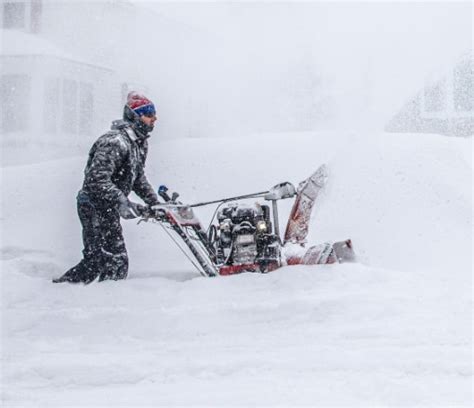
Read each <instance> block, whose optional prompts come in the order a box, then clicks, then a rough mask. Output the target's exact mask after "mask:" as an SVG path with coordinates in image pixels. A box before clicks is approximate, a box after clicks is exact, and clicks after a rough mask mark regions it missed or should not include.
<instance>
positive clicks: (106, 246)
mask: <svg viewBox="0 0 474 408" xmlns="http://www.w3.org/2000/svg"><path fill="white" fill-rule="evenodd" d="M100 215H101V222H100V223H101V225H102V226H103V228H102V231H101V232H102V245H101V248H102V265H101V266H102V267H101V273H100V277H99V281H103V280H107V279H113V280H118V279H125V278H126V277H127V274H128V254H127V249H126V247H125V241H124V238H123V232H122V226H121V225H120V215H119V213H118V211H117V210H116V209H115V208H109V209H107V211H105V212H104V213H101V214H100Z"/></svg>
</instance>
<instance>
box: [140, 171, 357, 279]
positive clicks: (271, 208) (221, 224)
mask: <svg viewBox="0 0 474 408" xmlns="http://www.w3.org/2000/svg"><path fill="white" fill-rule="evenodd" d="M327 178H328V172H327V168H326V166H325V165H322V166H321V167H319V168H318V170H316V171H315V172H314V173H313V174H312V175H311V176H310V177H309V178H307V179H306V180H304V181H303V182H301V183H300V184H299V186H298V189H297V190H296V189H295V187H294V186H293V185H292V184H291V183H289V182H284V183H280V184H277V185H275V186H274V187H273V188H271V189H270V190H268V191H262V192H258V193H253V194H246V195H242V196H237V197H230V198H224V199H220V200H214V201H207V202H202V203H197V204H188V205H186V204H182V203H181V202H179V201H177V199H178V197H179V194H178V193H173V194H172V195H171V197H170V195H169V194H168V188H167V187H166V186H160V188H159V190H158V194H159V195H160V197H161V198H162V199H163V200H164V203H163V204H158V205H155V206H153V207H152V208H149V209H148V210H146V211H144V212H143V214H142V217H141V220H140V222H141V221H152V222H156V223H158V224H159V225H161V226H162V227H163V228H164V230H165V231H166V232H167V233H168V235H169V236H170V237H171V239H173V241H174V242H175V243H176V244H177V245H178V247H179V248H180V249H181V250H182V251H183V253H184V254H185V255H186V256H187V258H188V259H189V260H190V261H191V262H192V264H193V265H194V266H195V268H196V269H197V270H198V271H199V272H200V273H201V274H202V275H203V276H206V277H211V276H218V275H222V276H225V275H233V274H236V273H241V272H262V273H265V272H270V271H273V270H275V269H277V268H279V267H281V266H284V265H298V264H304V265H316V264H330V263H336V262H350V261H354V260H355V254H354V250H353V248H352V242H351V240H350V239H347V240H345V241H339V242H335V243H324V244H320V245H315V246H311V247H309V248H308V249H306V247H305V246H306V237H307V235H308V227H309V220H310V217H311V211H312V209H313V206H314V203H315V200H316V198H317V197H318V194H319V192H320V191H321V189H322V188H323V186H324V185H325V183H326V180H327ZM289 198H295V201H294V204H293V207H292V210H291V213H290V216H289V220H288V223H287V226H286V230H285V234H284V236H283V238H282V237H281V236H280V231H279V220H278V201H279V200H284V199H289ZM248 199H260V200H261V202H256V203H253V204H251V205H249V204H247V203H244V202H242V201H243V200H248ZM211 204H218V206H217V208H216V210H215V212H214V215H213V217H212V220H211V222H210V226H209V228H208V229H207V230H205V229H204V228H203V226H202V224H201V223H200V221H199V220H198V218H197V217H196V215H195V213H194V208H197V207H201V206H206V205H211Z"/></svg>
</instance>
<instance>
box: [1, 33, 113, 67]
mask: <svg viewBox="0 0 474 408" xmlns="http://www.w3.org/2000/svg"><path fill="white" fill-rule="evenodd" d="M0 33H1V35H0V38H1V46H0V56H31V55H35V56H48V57H55V58H60V59H64V60H69V61H73V62H77V63H80V64H86V65H90V66H93V67H96V68H100V69H107V70H110V68H107V67H104V66H100V65H97V64H94V63H91V62H88V61H85V60H83V59H81V58H78V57H76V56H74V55H72V54H69V53H67V52H64V51H63V50H62V49H61V48H60V47H58V46H57V45H55V44H53V43H52V42H51V41H49V40H47V39H45V38H42V37H40V36H38V35H35V34H29V33H25V32H22V31H18V30H7V29H2V30H0Z"/></svg>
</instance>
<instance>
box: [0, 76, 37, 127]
mask: <svg viewBox="0 0 474 408" xmlns="http://www.w3.org/2000/svg"><path fill="white" fill-rule="evenodd" d="M30 92H31V78H30V77H29V76H27V75H15V74H13V75H2V76H1V79H0V100H1V101H2V109H1V116H0V119H1V129H2V131H3V132H5V133H7V132H15V131H24V130H27V129H28V122H29V117H30V109H29V102H30Z"/></svg>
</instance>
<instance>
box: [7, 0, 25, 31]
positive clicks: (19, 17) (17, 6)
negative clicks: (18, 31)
mask: <svg viewBox="0 0 474 408" xmlns="http://www.w3.org/2000/svg"><path fill="white" fill-rule="evenodd" d="M3 27H4V28H25V27H26V3H25V2H12V1H9V2H6V3H3Z"/></svg>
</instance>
